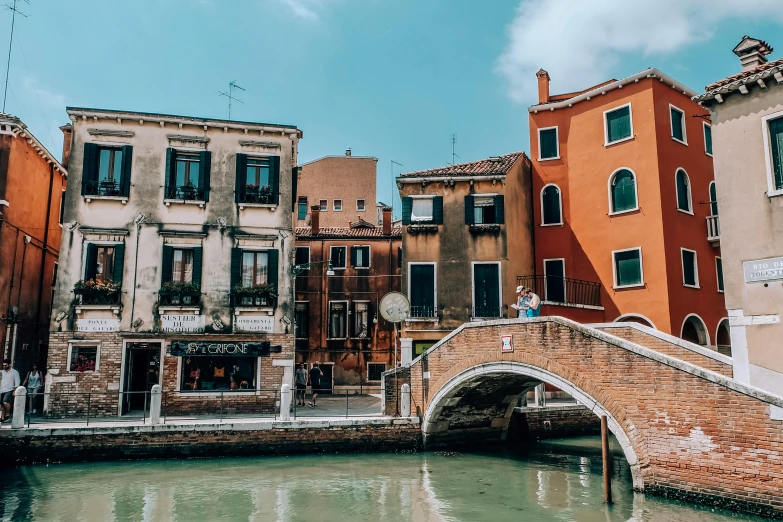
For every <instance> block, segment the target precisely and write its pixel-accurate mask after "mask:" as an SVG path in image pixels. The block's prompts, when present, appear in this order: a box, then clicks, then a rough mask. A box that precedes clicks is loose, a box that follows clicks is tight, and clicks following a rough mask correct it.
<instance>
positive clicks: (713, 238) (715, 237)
mask: <svg viewBox="0 0 783 522" xmlns="http://www.w3.org/2000/svg"><path fill="white" fill-rule="evenodd" d="M707 241H709V242H710V244H711V245H712V246H717V245H718V244H720V220H718V216H707Z"/></svg>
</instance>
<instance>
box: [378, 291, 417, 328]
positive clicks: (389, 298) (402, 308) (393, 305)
mask: <svg viewBox="0 0 783 522" xmlns="http://www.w3.org/2000/svg"><path fill="white" fill-rule="evenodd" d="M379 308H380V310H381V316H382V317H383V318H384V319H386V320H387V321H389V322H390V323H399V322H402V321H403V320H405V318H406V317H408V312H409V311H410V303H409V302H408V298H407V297H405V295H404V294H401V293H400V292H389V293H388V294H386V295H385V296H383V299H381V304H380V306H379Z"/></svg>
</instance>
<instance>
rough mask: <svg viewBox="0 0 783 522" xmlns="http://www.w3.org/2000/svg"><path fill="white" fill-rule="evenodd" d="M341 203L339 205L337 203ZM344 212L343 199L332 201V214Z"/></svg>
mask: <svg viewBox="0 0 783 522" xmlns="http://www.w3.org/2000/svg"><path fill="white" fill-rule="evenodd" d="M338 201H339V202H340V204H339V205H338V204H337V202H338ZM342 211H343V200H342V199H334V200H332V212H342Z"/></svg>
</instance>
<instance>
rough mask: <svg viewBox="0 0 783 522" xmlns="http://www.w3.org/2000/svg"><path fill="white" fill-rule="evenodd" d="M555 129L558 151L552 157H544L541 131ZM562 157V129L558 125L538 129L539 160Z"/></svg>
mask: <svg viewBox="0 0 783 522" xmlns="http://www.w3.org/2000/svg"><path fill="white" fill-rule="evenodd" d="M552 129H555V148H556V149H557V153H556V154H555V156H553V157H551V158H544V157H542V156H541V132H542V131H548V130H552ZM559 159H560V129H559V128H558V126H557V125H555V126H552V127H541V128H540V129H538V161H552V160H559Z"/></svg>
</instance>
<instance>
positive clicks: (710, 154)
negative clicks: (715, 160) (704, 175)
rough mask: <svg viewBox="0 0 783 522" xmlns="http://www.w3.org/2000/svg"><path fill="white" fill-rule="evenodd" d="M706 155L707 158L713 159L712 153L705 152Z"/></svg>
mask: <svg viewBox="0 0 783 522" xmlns="http://www.w3.org/2000/svg"><path fill="white" fill-rule="evenodd" d="M704 154H705V155H707V156H709V157H710V158H711V157H712V153H710V152H707V151H706V150H705V151H704Z"/></svg>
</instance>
